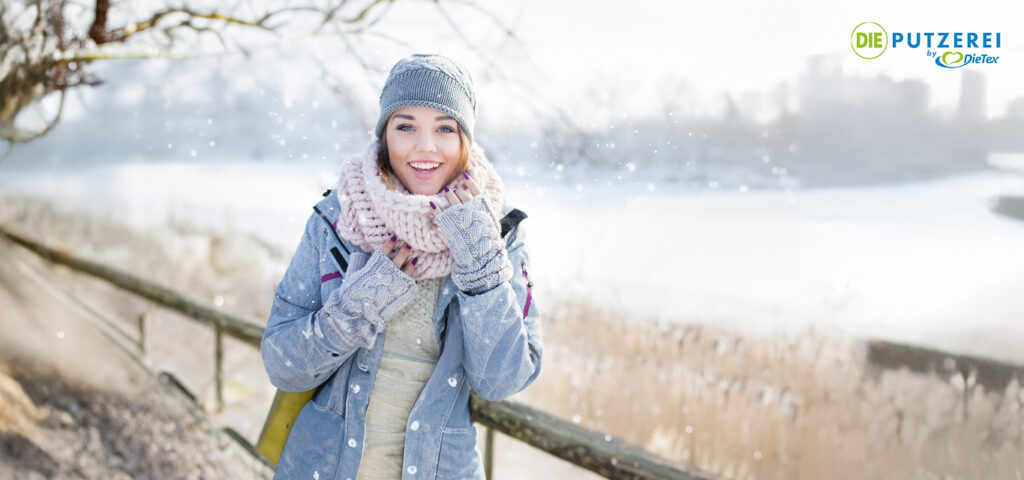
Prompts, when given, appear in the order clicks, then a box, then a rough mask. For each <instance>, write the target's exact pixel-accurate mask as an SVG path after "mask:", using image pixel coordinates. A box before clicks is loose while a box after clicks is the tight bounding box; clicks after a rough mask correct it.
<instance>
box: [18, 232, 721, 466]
mask: <svg viewBox="0 0 1024 480" xmlns="http://www.w3.org/2000/svg"><path fill="white" fill-rule="evenodd" d="M0 234H3V236H4V237H6V238H8V239H10V240H11V241H13V242H15V243H17V244H18V245H21V246H23V247H25V248H26V249H28V250H30V251H32V252H34V253H36V254H37V255H39V256H40V257H42V258H44V259H47V260H49V261H51V262H52V263H56V264H60V265H64V266H67V267H69V268H71V269H73V270H76V271H79V272H82V273H85V274H88V275H91V276H93V277H96V278H99V279H102V280H105V281H107V282H109V283H111V284H113V285H115V286H117V287H118V288H121V289H122V290H124V291H126V292H129V293H132V294H134V295H137V296H139V297H142V298H145V299H147V300H150V301H152V302H154V303H156V304H159V305H162V306H164V307H166V308H168V309H171V310H174V311H177V312H179V313H181V314H183V315H185V316H186V317H189V318H191V319H194V320H196V321H198V322H201V323H204V324H207V325H209V326H211V327H212V328H214V331H215V336H216V347H215V348H216V354H215V361H216V375H215V378H216V389H217V396H216V398H217V408H218V409H220V408H222V407H223V402H222V398H223V396H222V391H223V374H222V371H223V336H224V335H228V336H230V337H233V338H235V339H238V340H240V341H242V342H244V343H246V344H249V345H252V346H254V347H256V348H257V349H258V348H259V347H260V340H261V339H262V337H263V326H262V325H260V324H258V323H256V322H253V321H251V320H247V319H245V318H242V317H239V316H236V315H231V314H229V313H224V312H221V311H219V310H217V309H215V308H214V307H212V306H209V305H207V304H205V303H203V302H201V301H199V300H196V299H193V298H190V297H189V296H188V295H185V294H183V293H180V292H177V291H175V290H172V289H170V288H167V287H164V286H161V285H157V284H155V283H153V282H150V281H148V280H145V279H142V278H139V277H136V276H134V275H131V274H129V273H126V272H122V271H120V270H117V269H115V268H111V267H109V266H106V265H102V264H99V263H96V262H93V261H90V260H86V259H83V258H79V257H76V256H74V255H71V254H69V253H67V252H64V251H61V250H57V249H53V248H50V247H47V246H45V245H42V244H40V243H39V242H36V241H34V240H32V239H30V238H28V237H25V236H23V235H19V234H17V233H14V232H11V231H10V230H8V229H6V228H5V227H3V226H0ZM144 328H145V322H144V321H143V319H141V318H140V319H139V329H140V346H141V348H144V347H145V339H144V332H145V330H144ZM470 412H471V415H472V418H473V420H474V421H475V422H477V423H480V424H482V425H484V426H486V427H488V431H487V434H486V438H487V443H486V445H485V449H486V452H485V458H486V460H487V462H486V463H487V464H488V465H487V467H488V471H490V467H491V458H492V453H491V452H492V448H493V433H492V431H491V430H490V429H492V428H493V429H495V430H498V431H500V432H502V433H504V434H506V435H508V436H510V437H512V438H514V439H517V440H519V441H522V442H524V443H526V444H529V445H531V446H533V447H535V448H537V449H539V450H542V451H544V452H546V453H548V454H550V455H554V456H557V457H559V458H562V459H565V460H567V461H569V462H572V463H575V464H576V465H579V466H581V467H583V468H586V469H589V470H591V471H594V472H596V473H598V474H600V475H602V476H604V477H607V478H613V479H674V480H675V479H678V480H713V479H714V478H715V477H712V476H710V475H708V474H706V473H702V472H698V471H696V470H692V469H688V468H686V467H684V466H682V465H679V464H678V463H675V462H672V461H670V460H667V459H664V458H661V457H658V456H656V455H654V454H652V453H650V452H647V451H645V450H643V449H641V448H639V447H636V446H634V445H631V444H628V443H626V442H623V441H621V440H618V439H616V438H612V437H611V436H609V435H604V434H601V433H597V432H594V431H590V430H587V429H585V428H582V427H580V426H578V425H575V424H573V423H571V422H568V421H566V420H563V419H561V418H558V417H556V416H554V415H551V414H549V413H546V412H543V411H540V410H537V409H535V408H532V407H529V406H527V405H524V404H521V403H518V402H512V401H507V400H506V401H500V402H490V401H487V400H484V399H482V398H480V397H478V396H476V395H475V394H474V395H472V397H471V398H470ZM490 478H493V477H490Z"/></svg>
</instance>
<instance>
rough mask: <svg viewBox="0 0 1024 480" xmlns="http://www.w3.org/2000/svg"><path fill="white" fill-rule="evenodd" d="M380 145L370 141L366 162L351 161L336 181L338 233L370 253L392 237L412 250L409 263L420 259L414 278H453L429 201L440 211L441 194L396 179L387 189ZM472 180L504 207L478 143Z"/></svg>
mask: <svg viewBox="0 0 1024 480" xmlns="http://www.w3.org/2000/svg"><path fill="white" fill-rule="evenodd" d="M377 148H378V142H377V141H373V142H370V145H368V146H367V147H366V151H365V152H364V154H363V156H362V158H350V159H348V160H346V161H345V162H344V163H343V164H342V167H341V175H340V178H339V179H338V186H337V195H338V204H339V205H340V206H341V216H340V217H339V218H338V225H337V229H338V234H339V235H341V236H342V237H344V238H345V239H346V240H348V241H350V242H352V243H354V244H355V245H358V246H359V248H361V249H362V250H363V251H364V252H367V253H369V252H372V251H373V250H374V249H377V248H380V247H381V246H382V245H384V242H386V241H387V240H388V239H389V238H391V235H398V238H400V239H402V240H404V241H406V242H407V243H408V244H409V245H410V246H411V247H412V255H411V256H410V257H409V258H414V257H418V258H419V260H417V261H416V270H415V271H414V272H413V275H412V277H413V278H414V279H416V280H420V279H424V278H436V277H444V276H447V275H448V274H449V273H451V270H452V255H451V252H450V251H449V250H448V244H447V243H446V242H445V238H444V234H442V233H441V230H440V229H439V228H437V226H436V225H434V222H433V218H432V216H431V208H430V202H434V205H437V207H438V208H445V207H447V206H448V200H447V199H446V198H445V197H444V195H443V194H438V195H416V194H413V193H410V192H409V191H408V190H406V189H405V187H404V186H402V184H401V182H399V181H398V179H397V178H395V179H393V181H392V182H391V183H392V184H393V189H392V190H389V189H388V188H387V187H386V186H385V185H384V182H383V180H382V179H381V177H380V172H379V171H378V170H377ZM467 173H469V176H470V178H472V179H473V181H475V182H476V184H477V185H479V186H480V189H481V190H483V191H485V192H487V195H488V197H490V200H491V201H492V202H493V204H494V205H496V206H498V208H501V205H502V204H503V203H504V185H503V184H502V181H501V178H500V177H498V173H497V172H495V171H494V167H493V166H492V165H491V162H490V161H488V160H487V157H485V156H484V151H483V149H482V148H480V146H479V145H477V144H476V143H474V144H473V146H472V148H471V149H470V155H469V168H468V170H467ZM465 183H466V181H465V179H464V178H463V177H462V176H459V177H458V178H457V179H455V180H454V181H453V182H452V183H450V184H448V188H451V189H453V190H454V189H465V188H466V187H465Z"/></svg>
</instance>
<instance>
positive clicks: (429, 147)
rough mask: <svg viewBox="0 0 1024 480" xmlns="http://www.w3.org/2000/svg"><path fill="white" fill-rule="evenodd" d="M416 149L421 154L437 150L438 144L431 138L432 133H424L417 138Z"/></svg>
mask: <svg viewBox="0 0 1024 480" xmlns="http://www.w3.org/2000/svg"><path fill="white" fill-rule="evenodd" d="M416 149H417V150H419V151H421V152H433V151H434V150H437V144H436V143H434V139H433V138H432V137H431V136H430V132H422V133H420V134H419V135H417V137H416Z"/></svg>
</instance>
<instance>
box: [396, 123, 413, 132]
mask: <svg viewBox="0 0 1024 480" xmlns="http://www.w3.org/2000/svg"><path fill="white" fill-rule="evenodd" d="M395 130H401V131H403V132H408V131H409V130H412V125H409V124H402V125H399V126H397V127H395Z"/></svg>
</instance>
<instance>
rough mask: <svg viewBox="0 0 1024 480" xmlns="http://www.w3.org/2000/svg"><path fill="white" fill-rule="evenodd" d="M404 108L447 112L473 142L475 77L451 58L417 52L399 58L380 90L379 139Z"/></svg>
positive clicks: (377, 131) (377, 130)
mask: <svg viewBox="0 0 1024 480" xmlns="http://www.w3.org/2000/svg"><path fill="white" fill-rule="evenodd" d="M403 107H428V108H433V109H434V110H440V111H442V112H444V113H447V114H448V115H451V116H452V118H454V119H455V121H457V122H459V126H460V127H462V130H463V131H465V132H466V136H467V137H469V140H470V141H473V124H474V123H476V94H475V93H474V92H473V79H472V78H470V76H469V72H468V71H467V70H466V69H465V68H463V67H462V66H461V65H459V64H457V63H455V62H454V61H453V60H452V59H450V58H448V57H445V56H441V55H430V54H421V53H417V54H414V55H410V56H408V57H406V58H403V59H401V60H399V61H398V63H396V64H395V66H394V67H392V68H391V73H390V74H389V75H388V79H387V81H386V82H384V89H383V90H382V91H381V92H380V118H379V119H378V120H377V129H376V133H377V139H378V140H380V138H381V135H383V134H384V127H385V126H386V125H387V123H388V119H389V118H391V114H392V113H395V110H398V109H400V108H403Z"/></svg>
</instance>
